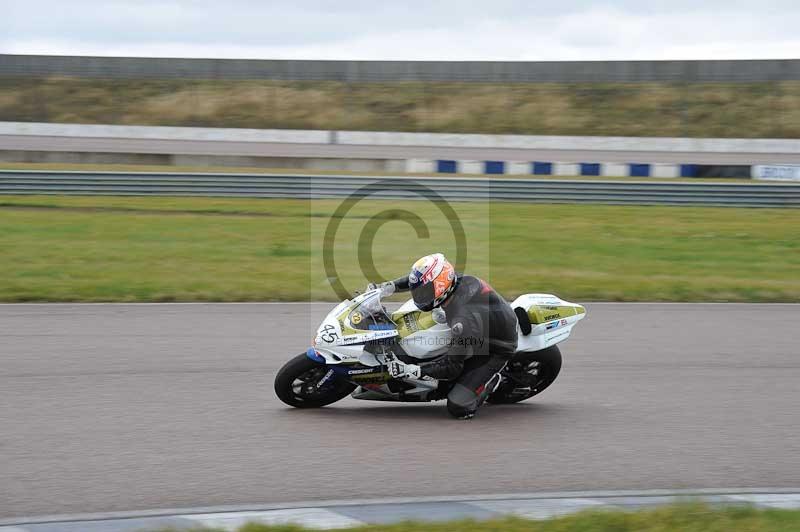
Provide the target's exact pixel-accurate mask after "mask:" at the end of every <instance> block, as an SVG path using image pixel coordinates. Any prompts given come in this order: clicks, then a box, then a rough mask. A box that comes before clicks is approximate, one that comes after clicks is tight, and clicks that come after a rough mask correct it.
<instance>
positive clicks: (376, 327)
mask: <svg viewBox="0 0 800 532" xmlns="http://www.w3.org/2000/svg"><path fill="white" fill-rule="evenodd" d="M369 330H370V331H393V330H395V326H394V325H393V324H391V323H373V324H370V325H369Z"/></svg>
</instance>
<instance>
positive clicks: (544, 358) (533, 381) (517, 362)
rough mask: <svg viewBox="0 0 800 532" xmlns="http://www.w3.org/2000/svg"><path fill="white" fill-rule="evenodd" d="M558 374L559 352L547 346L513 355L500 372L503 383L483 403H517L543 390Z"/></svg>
mask: <svg viewBox="0 0 800 532" xmlns="http://www.w3.org/2000/svg"><path fill="white" fill-rule="evenodd" d="M560 371H561V351H560V350H559V349H558V346H555V345H553V346H550V347H548V348H546V349H542V350H541V351H533V352H521V353H517V354H516V355H514V358H512V359H511V362H509V363H508V366H507V367H506V369H505V370H504V371H503V382H501V383H500V386H499V387H498V388H497V390H495V392H494V393H493V394H492V395H490V396H489V397H488V398H487V399H486V400H487V401H488V402H490V403H494V404H504V403H505V404H508V403H518V402H520V401H524V400H525V399H529V398H531V397H533V396H534V395H536V394H539V393H541V392H542V391H544V389H545V388H547V387H548V386H550V385H551V384H553V381H554V380H556V377H558V373H559V372H560Z"/></svg>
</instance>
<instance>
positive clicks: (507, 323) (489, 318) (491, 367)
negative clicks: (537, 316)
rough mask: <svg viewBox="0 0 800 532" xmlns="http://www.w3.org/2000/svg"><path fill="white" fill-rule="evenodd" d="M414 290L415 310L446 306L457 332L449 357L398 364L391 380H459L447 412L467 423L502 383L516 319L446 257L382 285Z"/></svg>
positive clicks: (392, 369) (422, 263)
mask: <svg viewBox="0 0 800 532" xmlns="http://www.w3.org/2000/svg"><path fill="white" fill-rule="evenodd" d="M387 285H388V286H389V287H390V290H391V289H392V288H393V289H395V290H397V291H405V290H411V296H412V297H413V299H414V303H415V304H416V306H417V308H419V309H420V310H422V311H426V312H429V311H431V310H433V309H435V308H438V307H442V308H443V309H444V311H445V315H446V318H447V323H448V325H449V326H450V328H451V330H452V333H453V340H452V346H451V348H450V350H449V351H448V353H447V355H446V356H444V357H442V358H439V359H437V360H434V361H432V362H423V363H421V364H420V365H416V364H405V363H403V362H401V361H400V360H397V359H395V360H394V361H392V362H390V363H389V373H390V374H391V376H392V377H395V378H403V377H414V378H421V377H426V376H427V377H431V378H434V379H443V380H455V381H456V384H455V386H454V387H453V389H452V390H451V391H450V393H449V394H448V395H447V410H448V411H449V412H450V414H452V415H453V416H454V417H456V418H459V419H469V418H471V417H472V416H474V415H475V412H476V411H477V410H478V407H480V406H481V405H482V404H483V402H484V401H485V400H486V398H487V397H488V396H489V394H491V393H492V392H493V391H494V390H495V389H497V386H498V385H499V384H500V380H501V377H500V371H501V370H502V369H503V368H504V367H505V365H506V363H507V362H508V361H509V360H510V359H511V357H512V356H513V355H514V352H515V351H516V348H517V319H516V315H515V314H514V312H513V311H512V310H511V306H510V305H509V304H508V303H507V302H506V300H505V299H503V298H502V297H501V296H500V295H499V294H498V293H497V292H495V291H494V290H493V289H492V287H491V286H489V285H488V284H486V283H485V282H484V281H482V280H481V279H478V278H477V277H473V276H471V275H460V274H458V273H456V271H455V269H454V268H453V265H452V264H450V263H449V262H448V261H447V259H445V257H444V255H442V254H441V253H435V254H433V255H426V256H424V257H422V258H421V259H419V260H418V261H416V262H415V263H414V265H413V266H412V267H411V273H409V275H408V277H401V278H399V279H396V280H394V281H387V282H385V283H382V284H381V285H380V286H382V287H387Z"/></svg>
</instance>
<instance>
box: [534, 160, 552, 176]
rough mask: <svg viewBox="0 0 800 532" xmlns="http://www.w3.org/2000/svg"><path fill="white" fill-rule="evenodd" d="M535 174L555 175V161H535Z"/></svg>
mask: <svg viewBox="0 0 800 532" xmlns="http://www.w3.org/2000/svg"><path fill="white" fill-rule="evenodd" d="M532 170H533V172H532V173H533V175H553V163H543V162H540V161H534V162H533V167H532Z"/></svg>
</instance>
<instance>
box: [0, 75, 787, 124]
mask: <svg viewBox="0 0 800 532" xmlns="http://www.w3.org/2000/svg"><path fill="white" fill-rule="evenodd" d="M0 120H6V121H33V122H64V123H87V124H138V125H166V126H203V127H237V128H287V129H335V130H368V131H428V132H446V133H496V134H509V133H516V134H531V135H611V136H616V135H620V136H667V137H747V138H749V137H752V138H760V137H764V138H800V82H781V83H764V82H761V83H737V84H732V83H698V84H667V83H645V84H627V83H615V84H548V83H442V82H436V83H434V82H430V83H409V82H405V83H355V84H353V83H340V82H277V81H191V80H135V81H130V80H128V81H126V80H103V79H75V78H4V79H0Z"/></svg>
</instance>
